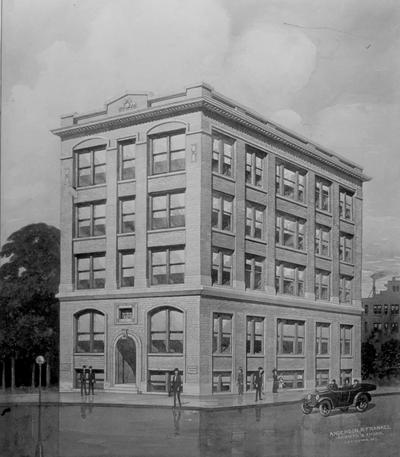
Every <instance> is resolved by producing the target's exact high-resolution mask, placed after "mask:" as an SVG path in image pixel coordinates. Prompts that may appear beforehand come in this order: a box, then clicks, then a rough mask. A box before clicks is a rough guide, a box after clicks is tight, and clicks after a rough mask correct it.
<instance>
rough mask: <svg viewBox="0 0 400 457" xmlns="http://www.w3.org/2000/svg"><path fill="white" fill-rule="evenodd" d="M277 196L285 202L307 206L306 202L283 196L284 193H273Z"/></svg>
mask: <svg viewBox="0 0 400 457" xmlns="http://www.w3.org/2000/svg"><path fill="white" fill-rule="evenodd" d="M275 195H276V196H277V197H278V198H280V199H282V200H284V201H286V202H291V203H295V204H296V205H299V206H302V207H303V208H307V203H304V202H300V201H298V200H294V199H293V198H289V197H285V196H284V195H280V194H275Z"/></svg>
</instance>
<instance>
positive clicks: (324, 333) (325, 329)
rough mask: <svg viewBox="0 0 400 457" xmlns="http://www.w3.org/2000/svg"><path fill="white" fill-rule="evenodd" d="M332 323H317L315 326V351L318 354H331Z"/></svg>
mask: <svg viewBox="0 0 400 457" xmlns="http://www.w3.org/2000/svg"><path fill="white" fill-rule="evenodd" d="M330 331H331V326H330V324H325V323H317V325H316V327H315V332H316V334H315V353H316V354H317V355H327V354H329V339H330Z"/></svg>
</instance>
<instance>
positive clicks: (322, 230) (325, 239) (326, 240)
mask: <svg viewBox="0 0 400 457" xmlns="http://www.w3.org/2000/svg"><path fill="white" fill-rule="evenodd" d="M330 246H331V229H330V228H329V227H325V226H324V225H316V226H315V253H316V254H318V255H322V256H325V257H329V256H330V254H331V249H330Z"/></svg>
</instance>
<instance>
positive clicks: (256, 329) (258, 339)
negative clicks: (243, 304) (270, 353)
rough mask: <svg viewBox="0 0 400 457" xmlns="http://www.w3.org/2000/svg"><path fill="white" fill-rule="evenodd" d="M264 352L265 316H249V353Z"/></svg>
mask: <svg viewBox="0 0 400 457" xmlns="http://www.w3.org/2000/svg"><path fill="white" fill-rule="evenodd" d="M263 352H264V318H263V317H253V316H248V317H247V339H246V353H247V354H263Z"/></svg>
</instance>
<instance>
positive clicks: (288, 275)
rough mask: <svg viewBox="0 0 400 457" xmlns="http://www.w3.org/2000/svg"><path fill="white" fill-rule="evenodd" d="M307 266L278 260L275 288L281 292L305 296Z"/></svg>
mask: <svg viewBox="0 0 400 457" xmlns="http://www.w3.org/2000/svg"><path fill="white" fill-rule="evenodd" d="M304 273H305V267H303V266H301V265H293V264H290V263H285V262H277V264H276V276H275V288H276V292H277V293H279V294H288V295H297V296H299V297H303V296H304V276H305V275H304Z"/></svg>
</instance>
